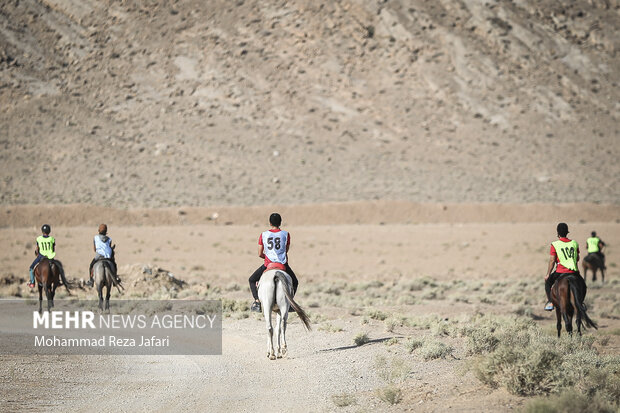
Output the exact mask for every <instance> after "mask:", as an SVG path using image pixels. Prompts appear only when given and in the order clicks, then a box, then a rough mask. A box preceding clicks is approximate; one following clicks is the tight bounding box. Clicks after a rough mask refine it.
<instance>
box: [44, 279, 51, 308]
mask: <svg viewBox="0 0 620 413" xmlns="http://www.w3.org/2000/svg"><path fill="white" fill-rule="evenodd" d="M45 296H46V297H47V311H52V289H51V287H50V286H49V285H45Z"/></svg>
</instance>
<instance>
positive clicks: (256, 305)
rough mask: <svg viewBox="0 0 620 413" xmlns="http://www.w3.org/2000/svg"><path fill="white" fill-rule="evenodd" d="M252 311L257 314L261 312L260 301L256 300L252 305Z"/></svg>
mask: <svg viewBox="0 0 620 413" xmlns="http://www.w3.org/2000/svg"><path fill="white" fill-rule="evenodd" d="M250 311H254V312H255V313H260V312H261V307H260V301H258V300H256V301H254V302H253V303H252V307H250Z"/></svg>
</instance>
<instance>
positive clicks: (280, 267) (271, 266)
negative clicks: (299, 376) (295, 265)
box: [263, 262, 286, 272]
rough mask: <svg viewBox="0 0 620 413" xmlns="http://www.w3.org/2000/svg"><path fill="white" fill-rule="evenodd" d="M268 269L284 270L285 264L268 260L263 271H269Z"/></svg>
mask: <svg viewBox="0 0 620 413" xmlns="http://www.w3.org/2000/svg"><path fill="white" fill-rule="evenodd" d="M269 270H282V271H286V266H285V265H284V264H280V263H279V262H270V263H269V264H267V267H266V268H265V271H269ZM265 271H263V272H265Z"/></svg>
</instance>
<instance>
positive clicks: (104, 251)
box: [86, 224, 119, 287]
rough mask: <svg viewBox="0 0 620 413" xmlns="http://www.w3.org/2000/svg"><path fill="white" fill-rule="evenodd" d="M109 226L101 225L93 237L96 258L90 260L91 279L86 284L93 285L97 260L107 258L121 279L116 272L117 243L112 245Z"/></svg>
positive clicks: (89, 271) (114, 272)
mask: <svg viewBox="0 0 620 413" xmlns="http://www.w3.org/2000/svg"><path fill="white" fill-rule="evenodd" d="M107 234H108V226H107V225H106V224H101V225H99V233H98V234H97V235H95V238H94V239H93V250H94V251H95V258H93V260H92V261H91V262H90V268H89V270H88V274H89V279H88V282H87V283H86V285H88V286H90V287H92V286H93V266H94V265H95V262H97V261H98V260H102V259H107V260H109V261H110V263H111V264H112V273H113V274H114V276H115V277H116V280H117V281H119V279H118V275H117V274H116V261H115V260H114V248H116V245H112V238H110V237H108V235H107Z"/></svg>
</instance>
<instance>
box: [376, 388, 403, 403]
mask: <svg viewBox="0 0 620 413" xmlns="http://www.w3.org/2000/svg"><path fill="white" fill-rule="evenodd" d="M376 393H377V397H379V399H381V400H382V401H384V402H386V403H389V404H398V403H400V402H401V401H402V400H403V391H402V390H401V389H400V387H398V386H385V387H382V388H380V389H377V391H376Z"/></svg>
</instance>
